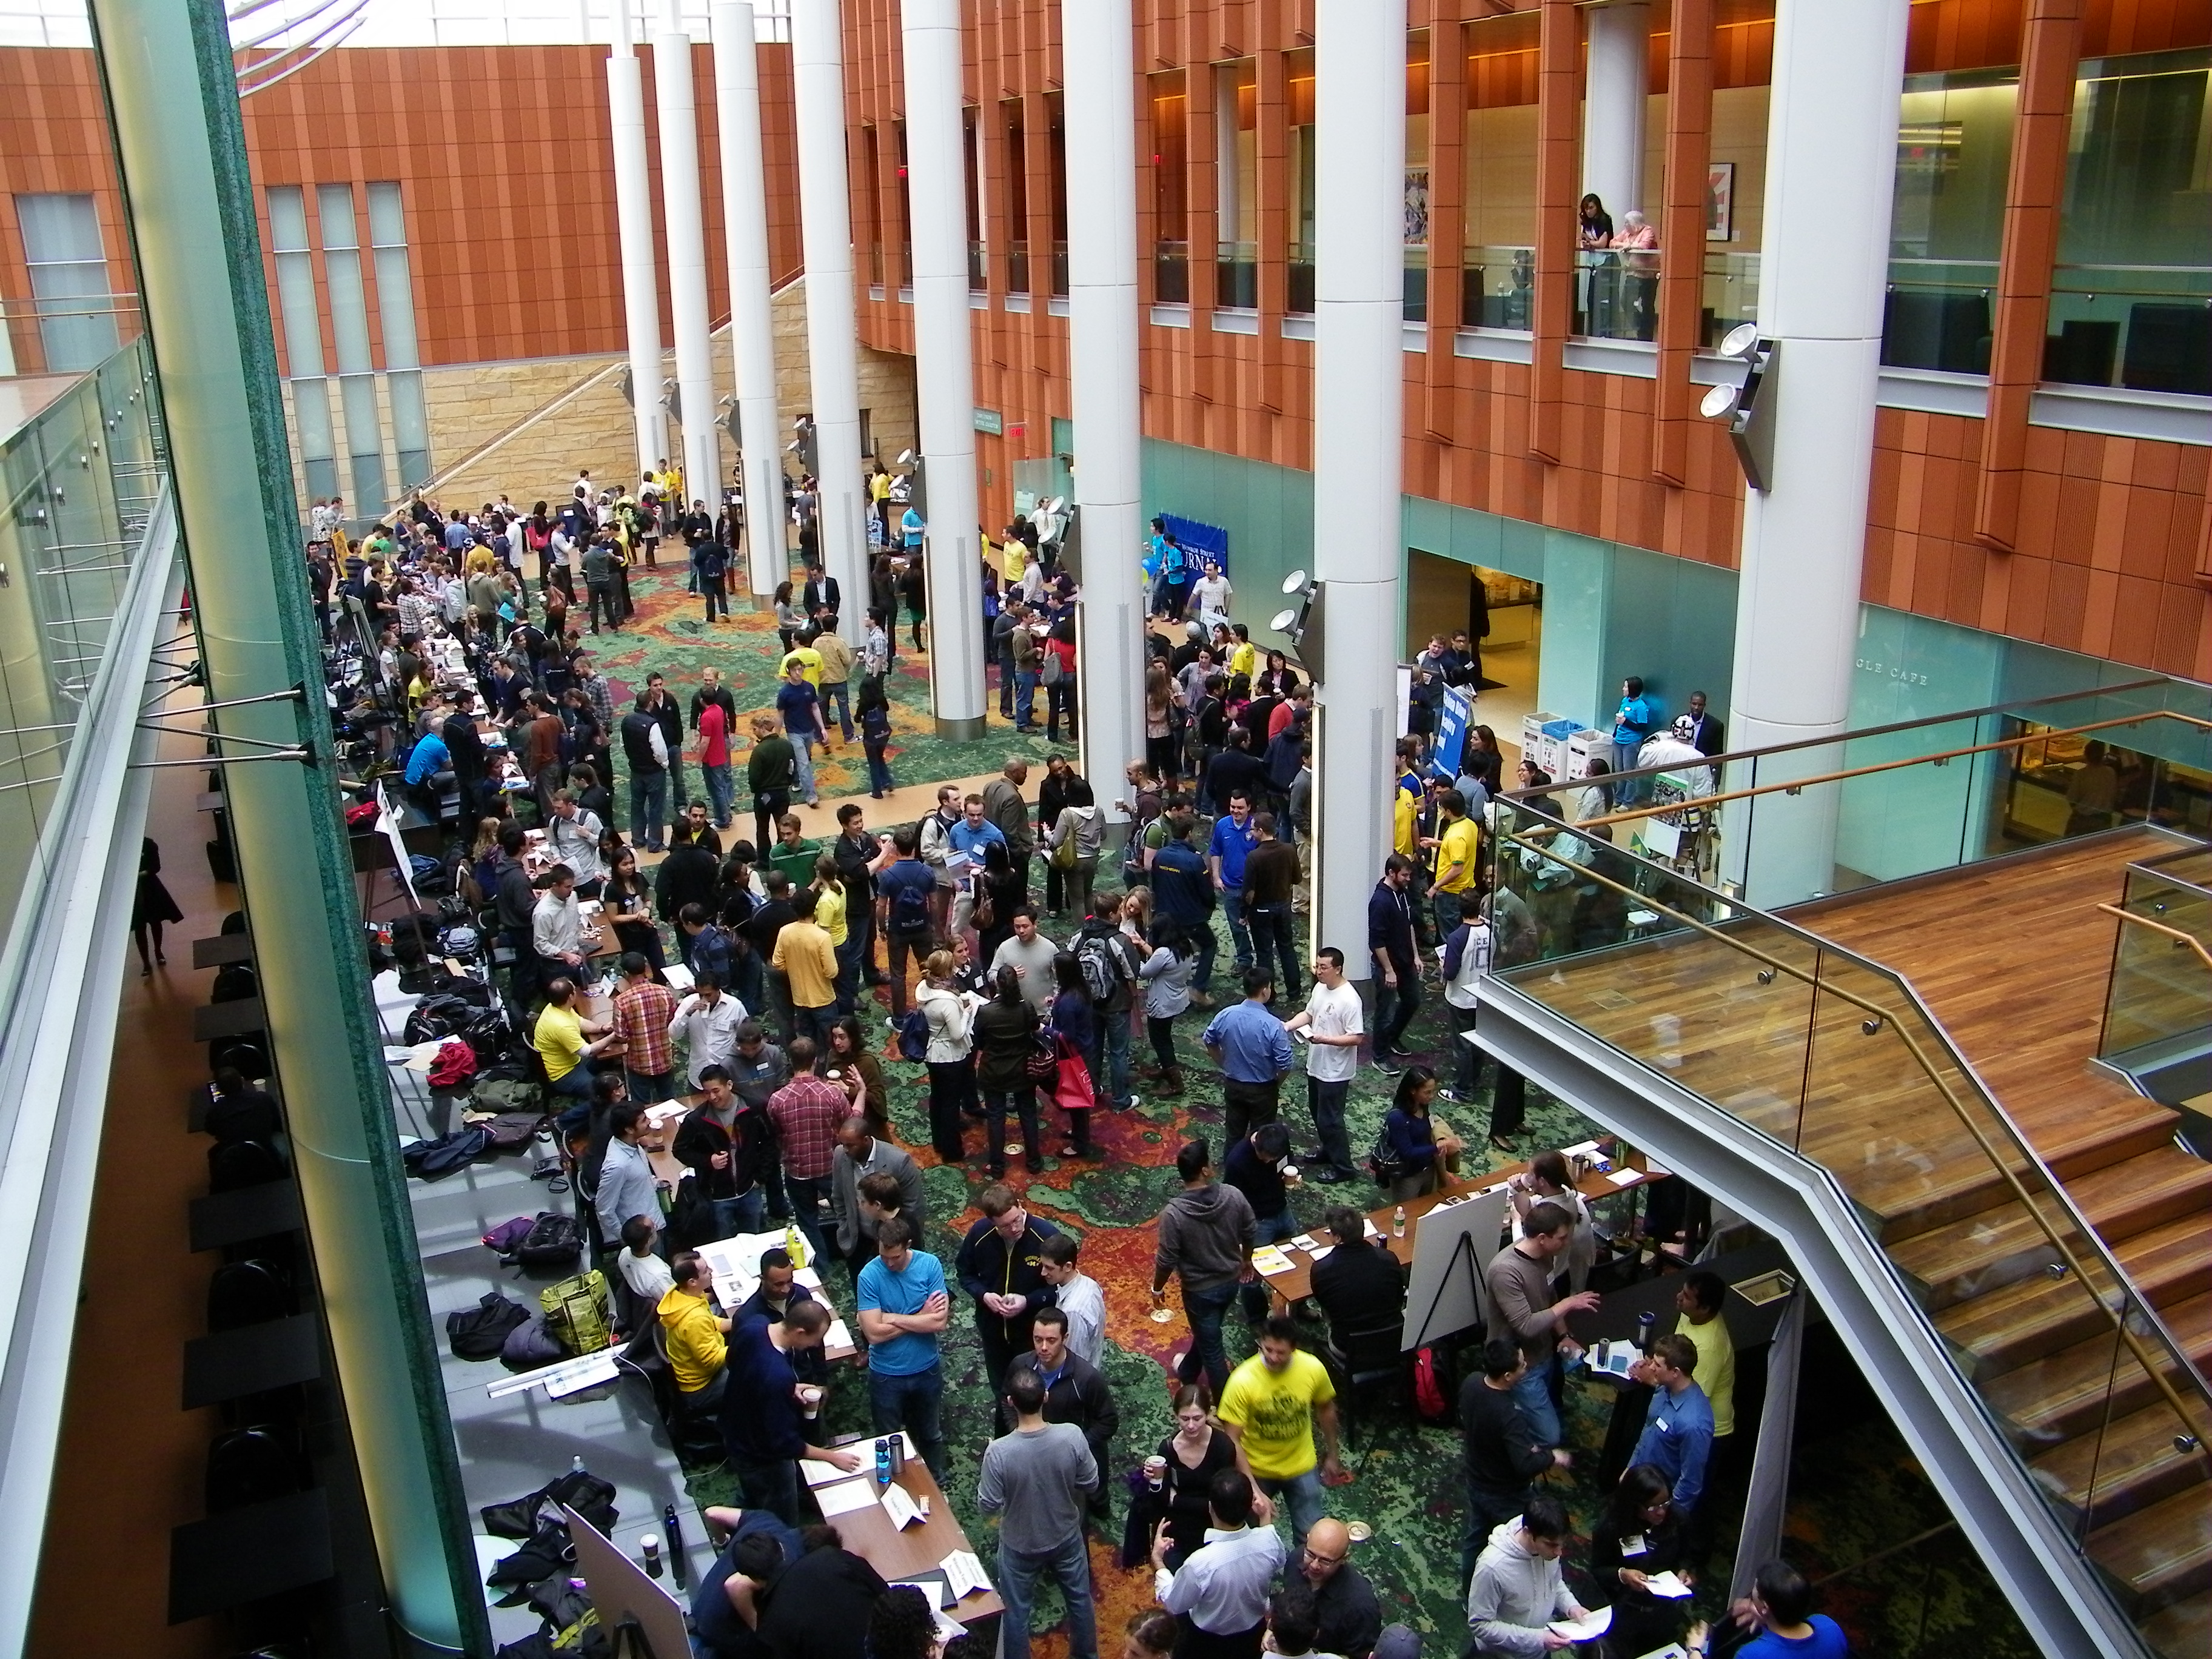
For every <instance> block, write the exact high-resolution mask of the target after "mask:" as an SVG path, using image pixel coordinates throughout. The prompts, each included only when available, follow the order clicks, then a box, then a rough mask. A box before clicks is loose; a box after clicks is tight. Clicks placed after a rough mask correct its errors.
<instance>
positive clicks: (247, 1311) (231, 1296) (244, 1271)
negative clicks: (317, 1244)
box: [207, 1259, 292, 1334]
mask: <svg viewBox="0 0 2212 1659" xmlns="http://www.w3.org/2000/svg"><path fill="white" fill-rule="evenodd" d="M291 1311H292V1290H291V1286H290V1285H288V1284H286V1283H285V1281H284V1276H283V1274H282V1273H279V1272H278V1271H277V1269H276V1265H275V1264H274V1263H273V1262H269V1261H260V1260H258V1259H256V1260H254V1261H229V1262H225V1263H224V1264H223V1265H222V1267H218V1268H216V1270H215V1272H214V1273H213V1274H212V1275H211V1276H210V1278H209V1279H208V1299H207V1326H208V1330H209V1332H210V1334H215V1333H219V1332H222V1331H234V1330H238V1329H240V1328H242V1327H244V1326H247V1325H265V1324H267V1323H268V1322H270V1320H272V1319H282V1318H283V1317H284V1316H286V1315H287V1314H289V1313H290V1312H291Z"/></svg>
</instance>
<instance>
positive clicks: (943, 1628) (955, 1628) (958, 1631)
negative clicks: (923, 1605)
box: [934, 1610, 968, 1647]
mask: <svg viewBox="0 0 2212 1659" xmlns="http://www.w3.org/2000/svg"><path fill="white" fill-rule="evenodd" d="M934 1617H935V1618H936V1620H937V1644H938V1645H939V1647H943V1646H944V1645H945V1644H946V1643H947V1642H957V1641H958V1640H959V1639H960V1638H962V1637H963V1636H965V1635H966V1634H967V1633H968V1631H967V1627H966V1626H963V1625H960V1624H957V1623H956V1622H954V1621H953V1620H950V1619H947V1618H946V1617H945V1614H944V1613H943V1612H942V1611H941V1610H940V1611H939V1612H938V1613H936V1614H935V1615H934Z"/></svg>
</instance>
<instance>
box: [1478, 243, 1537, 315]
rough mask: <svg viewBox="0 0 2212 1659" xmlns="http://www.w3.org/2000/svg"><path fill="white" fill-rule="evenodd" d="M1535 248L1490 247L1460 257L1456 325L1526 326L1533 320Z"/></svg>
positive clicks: (1534, 307) (1534, 309) (1534, 303)
mask: <svg viewBox="0 0 2212 1659" xmlns="http://www.w3.org/2000/svg"><path fill="white" fill-rule="evenodd" d="M1535 295H1536V250H1535V249H1534V248H1533V247H1515V246H1510V245H1507V246H1482V247H1470V248H1468V249H1467V250H1466V251H1465V252H1463V253H1462V256H1461V259H1460V276H1459V296H1460V297H1459V325H1460V326H1461V327H1462V328H1513V329H1528V328H1533V327H1534V326H1535V320H1536V299H1535Z"/></svg>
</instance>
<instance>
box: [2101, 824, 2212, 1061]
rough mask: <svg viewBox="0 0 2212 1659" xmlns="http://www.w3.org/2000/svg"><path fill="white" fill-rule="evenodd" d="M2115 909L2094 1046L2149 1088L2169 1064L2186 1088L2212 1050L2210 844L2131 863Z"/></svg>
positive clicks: (2211, 873)
mask: <svg viewBox="0 0 2212 1659" xmlns="http://www.w3.org/2000/svg"><path fill="white" fill-rule="evenodd" d="M2119 908H2120V910H2121V911H2122V912H2124V915H2121V916H2120V917H2119V918H2118V921H2119V924H2120V925H2119V927H2118V934H2117V936H2116V937H2115V939H2113V941H2112V981H2111V984H2110V986H2109V987H2107V990H2106V999H2105V1026H2104V1035H2103V1038H2102V1040H2101V1042H2100V1043H2099V1045H2098V1049H2097V1052H2098V1053H2099V1054H2100V1055H2101V1056H2102V1057H2104V1058H2105V1059H2106V1060H2111V1061H2112V1064H2114V1065H2115V1066H2119V1067H2120V1068H2121V1069H2122V1070H2123V1071H2125V1072H2127V1073H2130V1075H2131V1076H2133V1077H2135V1078H2136V1079H2137V1080H2138V1081H2140V1082H2142V1083H2143V1084H2144V1085H2145V1086H2146V1087H2148V1088H2151V1090H2152V1091H2153V1093H2154V1094H2157V1093H2159V1091H2158V1090H2157V1088H2156V1086H2155V1079H2158V1078H2160V1076H2161V1075H2162V1074H2164V1073H2167V1072H2169V1071H2180V1072H2184V1073H2185V1074H2186V1075H2187V1076H2188V1077H2189V1079H2190V1082H2189V1084H2187V1085H2184V1089H2187V1088H2188V1087H2190V1086H2191V1085H2194V1084H2195V1083H2197V1082H2199V1081H2201V1080H2202V1073H2203V1070H2204V1067H2205V1066H2206V1063H2207V1056H2208V1055H2212V851H2194V852H2185V853H2180V854H2174V855H2172V856H2171V857H2168V858H2164V859H2155V860H2149V861H2148V862H2146V863H2143V864H2138V865H2132V866H2130V867H2129V870H2128V874H2127V883H2126V886H2125V889H2124V892H2123V894H2122V896H2121V899H2120V903H2119ZM2199 1092H2201V1091H2199ZM2163 1097H2165V1098H2169V1099H2170V1098H2172V1095H2171V1094H2168V1095H2166V1096H2163Z"/></svg>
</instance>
